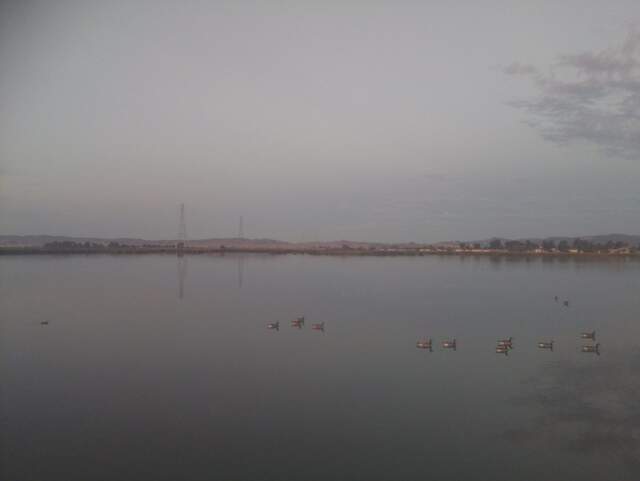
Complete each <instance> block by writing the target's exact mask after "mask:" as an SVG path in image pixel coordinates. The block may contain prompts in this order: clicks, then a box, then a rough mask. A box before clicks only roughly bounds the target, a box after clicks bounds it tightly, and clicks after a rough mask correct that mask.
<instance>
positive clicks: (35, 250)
mask: <svg viewBox="0 0 640 481" xmlns="http://www.w3.org/2000/svg"><path fill="white" fill-rule="evenodd" d="M99 254H103V255H104V254H108V255H148V254H164V255H201V254H219V255H224V254H268V255H295V254H298V255H300V254H302V255H325V256H354V257H421V256H459V257H473V256H489V257H492V256H495V257H560V258H573V257H580V258H583V257H589V258H602V257H608V258H610V257H614V258H623V257H633V258H640V252H547V251H542V252H539V251H509V250H506V249H470V250H459V249H457V250H443V249H387V250H382V249H380V250H370V249H356V248H349V249H344V248H290V249H287V248H256V247H252V248H238V247H185V248H183V249H181V250H178V249H176V248H175V247H133V246H128V247H118V248H108V247H105V248H99V249H92V248H88V249H85V248H70V249H49V248H44V247H6V246H2V247H0V255H1V256H11V255H15V256H24V255H60V256H64V255H99Z"/></svg>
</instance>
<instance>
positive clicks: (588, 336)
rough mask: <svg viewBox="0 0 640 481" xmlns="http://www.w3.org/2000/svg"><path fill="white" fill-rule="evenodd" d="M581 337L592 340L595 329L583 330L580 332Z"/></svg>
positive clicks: (593, 339)
mask: <svg viewBox="0 0 640 481" xmlns="http://www.w3.org/2000/svg"><path fill="white" fill-rule="evenodd" d="M580 338H581V339H591V340H592V341H595V340H596V331H591V332H583V333H582V334H580Z"/></svg>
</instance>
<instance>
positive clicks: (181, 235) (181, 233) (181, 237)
mask: <svg viewBox="0 0 640 481" xmlns="http://www.w3.org/2000/svg"><path fill="white" fill-rule="evenodd" d="M186 243H187V220H186V218H185V215H184V204H180V226H179V227H178V251H181V250H182V249H184V246H185V244H186Z"/></svg>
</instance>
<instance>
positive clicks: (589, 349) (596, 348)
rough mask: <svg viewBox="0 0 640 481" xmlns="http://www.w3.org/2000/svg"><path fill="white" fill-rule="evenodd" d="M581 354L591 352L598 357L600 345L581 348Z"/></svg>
mask: <svg viewBox="0 0 640 481" xmlns="http://www.w3.org/2000/svg"><path fill="white" fill-rule="evenodd" d="M582 352H593V353H595V354H598V355H600V344H596V345H595V346H588V345H585V346H582Z"/></svg>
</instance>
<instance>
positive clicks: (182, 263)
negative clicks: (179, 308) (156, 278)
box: [178, 255, 187, 299]
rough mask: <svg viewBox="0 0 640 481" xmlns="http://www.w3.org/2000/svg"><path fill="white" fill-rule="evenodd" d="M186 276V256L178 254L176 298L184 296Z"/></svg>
mask: <svg viewBox="0 0 640 481" xmlns="http://www.w3.org/2000/svg"><path fill="white" fill-rule="evenodd" d="M186 278H187V258H186V257H185V256H184V255H178V298H179V299H182V298H183V297H184V281H185V279H186Z"/></svg>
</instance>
